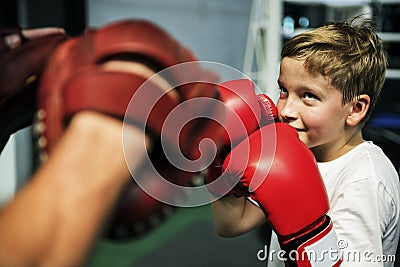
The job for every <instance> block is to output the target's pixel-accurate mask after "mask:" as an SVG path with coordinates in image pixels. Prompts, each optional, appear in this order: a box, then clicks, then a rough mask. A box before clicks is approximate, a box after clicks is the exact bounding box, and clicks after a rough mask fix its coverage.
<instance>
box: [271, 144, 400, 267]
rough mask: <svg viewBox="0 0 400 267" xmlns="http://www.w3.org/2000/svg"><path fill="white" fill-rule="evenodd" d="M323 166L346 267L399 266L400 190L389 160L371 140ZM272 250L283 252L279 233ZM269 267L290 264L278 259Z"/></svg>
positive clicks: (330, 212) (321, 170)
mask: <svg viewBox="0 0 400 267" xmlns="http://www.w3.org/2000/svg"><path fill="white" fill-rule="evenodd" d="M318 166H319V169H320V172H321V174H322V177H323V179H324V182H325V186H326V189H327V192H328V197H329V202H330V211H329V213H328V214H329V216H330V217H331V219H332V221H333V226H334V228H335V230H336V234H337V236H338V240H339V242H338V244H339V246H340V247H341V248H343V259H344V262H343V264H342V265H341V266H365V265H367V266H385V267H388V266H393V265H394V262H393V260H394V256H392V255H395V254H396V247H397V244H398V241H399V234H400V227H399V226H400V225H399V223H400V222H399V216H400V185H399V177H398V173H397V171H396V170H395V168H394V167H393V165H392V163H391V162H390V161H389V159H388V158H387V156H386V155H385V154H384V153H383V152H382V150H381V149H380V148H379V147H378V146H376V145H374V144H373V143H372V142H367V141H365V142H363V143H362V144H360V145H358V146H357V147H355V148H353V149H352V150H351V151H349V152H348V153H346V154H345V155H343V156H341V157H339V158H337V159H335V160H333V161H330V162H324V163H318ZM270 249H272V250H275V251H278V250H279V243H278V242H277V237H276V235H275V234H273V236H272V240H271V245H270ZM268 266H276V267H277V266H284V265H283V263H282V262H279V261H278V260H277V259H276V258H275V259H272V262H269V263H268Z"/></svg>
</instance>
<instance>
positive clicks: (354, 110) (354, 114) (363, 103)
mask: <svg viewBox="0 0 400 267" xmlns="http://www.w3.org/2000/svg"><path fill="white" fill-rule="evenodd" d="M370 103H371V98H370V97H369V96H368V95H365V94H363V95H359V96H357V97H356V98H355V99H354V100H353V101H352V102H351V106H350V112H349V115H348V116H347V119H346V123H347V125H348V126H356V125H357V124H358V123H360V121H362V119H363V118H364V117H365V115H366V114H367V111H368V109H369V105H370Z"/></svg>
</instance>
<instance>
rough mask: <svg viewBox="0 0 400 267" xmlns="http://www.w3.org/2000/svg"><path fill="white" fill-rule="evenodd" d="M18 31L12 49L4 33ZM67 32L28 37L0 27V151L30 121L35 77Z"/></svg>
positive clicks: (33, 105)
mask: <svg viewBox="0 0 400 267" xmlns="http://www.w3.org/2000/svg"><path fill="white" fill-rule="evenodd" d="M11 34H18V35H19V37H20V39H21V44H20V45H19V46H18V47H17V48H14V49H11V48H10V47H9V46H8V45H7V43H6V39H5V38H6V36H9V35H11ZM67 38H68V36H67V35H66V34H63V33H57V34H51V35H48V36H44V37H40V38H36V39H32V40H28V39H26V38H25V37H24V36H23V35H22V33H21V29H0V66H1V72H0V129H1V132H0V151H2V149H3V148H4V146H5V144H6V143H7V141H8V139H9V137H10V135H11V134H13V133H14V132H16V131H18V130H20V129H22V128H24V127H26V126H29V125H30V124H31V123H32V118H33V114H34V113H35V110H36V109H35V108H36V89H37V85H38V81H39V79H40V77H41V75H42V72H43V70H44V68H45V65H46V64H47V61H48V59H49V57H50V55H51V54H52V51H53V50H54V49H55V48H56V47H57V46H58V45H59V44H60V43H62V42H63V41H64V40H66V39H67Z"/></svg>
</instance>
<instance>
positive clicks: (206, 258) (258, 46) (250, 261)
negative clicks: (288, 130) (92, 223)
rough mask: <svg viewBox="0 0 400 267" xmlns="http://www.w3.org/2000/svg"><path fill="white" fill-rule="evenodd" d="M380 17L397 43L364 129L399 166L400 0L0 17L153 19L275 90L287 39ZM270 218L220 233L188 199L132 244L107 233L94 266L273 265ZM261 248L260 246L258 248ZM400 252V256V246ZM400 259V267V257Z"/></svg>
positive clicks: (164, 5) (256, 0) (7, 7)
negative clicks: (245, 229)
mask: <svg viewBox="0 0 400 267" xmlns="http://www.w3.org/2000/svg"><path fill="white" fill-rule="evenodd" d="M358 14H365V15H367V16H371V17H373V18H374V19H375V20H376V22H377V26H378V30H379V32H380V35H381V37H382V39H383V40H384V44H385V47H386V49H387V51H388V52H389V69H388V72H387V80H386V83H385V88H384V90H383V93H382V96H381V98H380V100H379V102H378V104H377V107H376V110H375V112H374V114H373V116H372V118H371V120H370V121H369V123H368V124H367V126H366V128H365V131H364V137H365V139H369V140H373V141H374V142H375V143H377V144H378V145H380V146H381V147H382V148H383V150H384V151H385V153H386V154H387V155H388V156H389V158H390V159H391V160H392V161H393V164H394V165H395V167H396V168H397V169H398V170H399V169H400V153H399V151H400V149H399V148H400V91H399V90H400V88H399V87H400V1H396V0H381V1H380V0H370V1H368V0H347V1H346V0H326V1H323V0H302V1H298V0H276V1H272V0H269V1H268V0H169V1H162V0H113V1H108V0H86V1H84V0H35V1H29V0H18V1H1V2H0V26H1V27H12V26H17V25H19V26H21V27H24V28H27V27H41V26H60V27H63V28H65V29H66V31H67V33H68V34H70V35H71V36H74V35H78V34H80V33H82V32H83V31H84V29H85V28H87V27H97V26H101V25H103V24H105V23H108V22H111V21H115V20H120V19H124V18H141V19H147V20H150V21H153V22H155V23H157V24H159V25H160V26H162V27H163V28H164V29H166V30H167V31H168V32H170V33H171V34H172V35H173V36H175V37H176V38H177V39H178V40H180V41H181V42H182V43H184V44H185V45H186V46H188V47H189V48H190V49H191V50H192V51H193V52H194V53H195V54H196V55H197V57H198V58H199V59H200V60H205V61H213V62H218V63H222V64H226V65H228V66H231V67H233V68H235V69H237V70H239V71H243V72H244V73H245V74H247V75H248V76H250V77H251V78H252V79H253V80H254V81H256V82H257V84H258V86H259V87H260V88H261V90H262V91H264V92H265V93H267V94H269V95H270V96H272V98H273V99H276V96H277V93H278V90H276V89H277V85H276V79H277V75H278V64H279V51H280V47H281V45H282V43H283V42H285V40H287V38H290V37H291V36H293V35H294V34H296V33H298V32H300V31H304V30H307V29H310V28H313V27H317V26H320V25H323V24H325V23H326V22H328V21H332V20H341V19H346V18H348V17H352V16H355V15H358ZM34 166H35V163H34V160H33V157H32V148H31V139H30V128H29V127H28V128H26V129H24V130H22V131H20V132H18V133H17V134H15V135H13V136H12V138H11V139H10V142H9V143H8V144H7V146H6V148H5V150H4V151H3V153H2V154H1V157H0V170H1V171H0V203H3V202H5V201H7V199H9V198H10V197H12V195H13V194H14V193H15V192H16V191H17V190H18V188H20V187H21V186H22V185H23V183H24V182H25V181H26V180H27V178H28V177H29V176H30V174H31V173H32V171H33V170H34ZM267 233H268V229H267V226H264V227H261V228H260V229H258V230H255V231H253V232H250V233H248V234H246V235H244V236H242V237H240V238H234V239H224V238H220V237H218V236H216V234H215V231H214V229H213V224H212V217H211V211H210V207H209V206H208V205H206V206H202V207H196V208H180V209H177V210H176V212H175V213H173V215H172V216H171V217H170V218H169V219H167V220H166V221H165V222H163V223H162V224H161V225H160V226H159V227H157V228H156V229H155V230H154V231H152V232H150V233H149V234H146V235H144V236H142V237H140V238H136V239H134V240H130V241H127V242H123V243H112V242H109V241H108V240H100V241H99V242H98V243H97V244H96V246H95V248H94V250H93V252H92V254H91V257H90V260H89V262H88V266H96V267H97V266H100V267H101V266H116V267H118V266H121V267H123V266H131V267H134V266H145V267H147V266H148V267H152V266H189V265H190V266H194V267H195V266H227V265H229V266H238V267H239V266H265V265H266V263H265V261H263V260H262V259H261V260H260V259H258V258H257V253H258V252H260V251H264V245H265V244H266V240H267V239H268V234H267ZM259 255H260V254H259ZM396 258H399V259H400V256H399V255H397V257H396ZM396 266H400V264H399V263H397V264H396Z"/></svg>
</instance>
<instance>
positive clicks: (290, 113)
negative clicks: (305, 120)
mask: <svg viewBox="0 0 400 267" xmlns="http://www.w3.org/2000/svg"><path fill="white" fill-rule="evenodd" d="M277 108H278V112H279V117H280V120H281V121H282V122H285V123H289V122H292V121H295V120H296V119H297V118H298V113H297V111H296V109H295V105H294V104H293V103H290V102H288V101H285V103H279V102H278V105H277Z"/></svg>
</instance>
